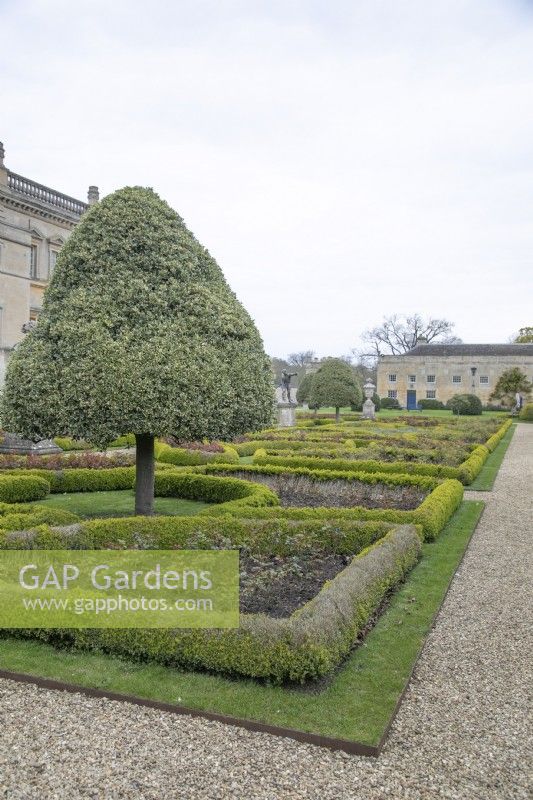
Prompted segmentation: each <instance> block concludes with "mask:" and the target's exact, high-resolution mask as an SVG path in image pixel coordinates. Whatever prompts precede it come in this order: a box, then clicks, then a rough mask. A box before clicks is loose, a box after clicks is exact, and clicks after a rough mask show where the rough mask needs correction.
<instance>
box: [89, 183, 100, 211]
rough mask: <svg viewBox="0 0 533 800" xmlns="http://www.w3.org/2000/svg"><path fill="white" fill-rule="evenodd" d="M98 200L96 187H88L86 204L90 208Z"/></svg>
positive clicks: (98, 195)
mask: <svg viewBox="0 0 533 800" xmlns="http://www.w3.org/2000/svg"><path fill="white" fill-rule="evenodd" d="M99 200H100V193H99V192H98V186H89V191H88V192H87V202H88V203H89V205H90V206H94V204H95V203H97V202H98V201H99Z"/></svg>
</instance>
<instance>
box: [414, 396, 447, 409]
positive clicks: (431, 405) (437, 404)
mask: <svg viewBox="0 0 533 800" xmlns="http://www.w3.org/2000/svg"><path fill="white" fill-rule="evenodd" d="M417 405H418V406H419V408H421V409H422V411H437V410H440V409H442V408H444V403H443V402H442V401H441V400H435V399H433V398H431V397H423V398H422V399H421V400H419V401H418V403H417Z"/></svg>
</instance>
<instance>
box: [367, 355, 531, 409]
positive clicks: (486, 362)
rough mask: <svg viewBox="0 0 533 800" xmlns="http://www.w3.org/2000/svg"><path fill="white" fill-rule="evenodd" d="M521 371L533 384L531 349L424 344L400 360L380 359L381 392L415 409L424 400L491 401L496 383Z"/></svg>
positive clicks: (378, 385)
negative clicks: (457, 396)
mask: <svg viewBox="0 0 533 800" xmlns="http://www.w3.org/2000/svg"><path fill="white" fill-rule="evenodd" d="M511 367H518V368H519V369H520V370H522V372H524V373H525V375H526V376H527V378H528V380H530V381H532V382H533V344H425V343H420V342H419V343H418V344H417V345H416V347H414V348H413V349H412V350H410V351H409V352H408V353H405V354H403V355H400V356H390V355H387V356H380V358H379V361H378V368H377V392H378V394H379V396H380V397H391V398H396V399H397V400H398V402H399V404H400V406H402V408H408V409H416V407H417V403H418V402H419V400H422V399H426V398H427V399H435V400H440V401H441V402H443V403H446V401H447V400H449V399H450V398H451V397H453V395H454V394H475V395H477V396H478V397H479V398H480V400H481V402H482V403H483V405H486V404H487V403H489V402H490V400H489V397H490V395H491V393H492V392H493V391H494V387H495V386H496V383H497V381H498V378H499V377H500V375H501V374H502V372H504V371H505V370H507V369H510V368H511Z"/></svg>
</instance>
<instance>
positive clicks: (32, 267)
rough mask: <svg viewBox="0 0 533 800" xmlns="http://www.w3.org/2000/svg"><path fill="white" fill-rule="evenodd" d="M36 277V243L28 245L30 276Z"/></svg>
mask: <svg viewBox="0 0 533 800" xmlns="http://www.w3.org/2000/svg"><path fill="white" fill-rule="evenodd" d="M36 277H37V245H36V244H32V246H31V247H30V278H36Z"/></svg>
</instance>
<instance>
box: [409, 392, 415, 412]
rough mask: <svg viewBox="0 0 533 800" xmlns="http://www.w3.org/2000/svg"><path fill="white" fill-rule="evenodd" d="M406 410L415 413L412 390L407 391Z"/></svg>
mask: <svg viewBox="0 0 533 800" xmlns="http://www.w3.org/2000/svg"><path fill="white" fill-rule="evenodd" d="M407 410H408V411H416V391H415V390H414V389H408V390H407Z"/></svg>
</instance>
